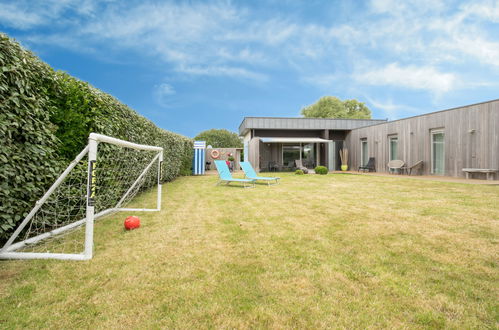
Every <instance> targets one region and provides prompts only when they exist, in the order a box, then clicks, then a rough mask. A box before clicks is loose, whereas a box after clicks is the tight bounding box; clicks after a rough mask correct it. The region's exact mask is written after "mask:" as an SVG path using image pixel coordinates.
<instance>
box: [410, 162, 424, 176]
mask: <svg viewBox="0 0 499 330" xmlns="http://www.w3.org/2000/svg"><path fill="white" fill-rule="evenodd" d="M412 171H414V172H416V171H419V172H421V173H422V172H423V161H422V160H420V161H417V162H416V163H415V164H414V165H412V166H411V167H408V168H407V174H409V175H411V173H412Z"/></svg>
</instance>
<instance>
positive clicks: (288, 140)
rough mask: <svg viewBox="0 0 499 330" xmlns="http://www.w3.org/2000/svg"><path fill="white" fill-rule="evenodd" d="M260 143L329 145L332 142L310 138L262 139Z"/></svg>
mask: <svg viewBox="0 0 499 330" xmlns="http://www.w3.org/2000/svg"><path fill="white" fill-rule="evenodd" d="M260 141H262V142H263V143H328V142H331V141H330V140H326V139H321V138H309V137H302V138H300V137H283V138H276V137H261V138H260Z"/></svg>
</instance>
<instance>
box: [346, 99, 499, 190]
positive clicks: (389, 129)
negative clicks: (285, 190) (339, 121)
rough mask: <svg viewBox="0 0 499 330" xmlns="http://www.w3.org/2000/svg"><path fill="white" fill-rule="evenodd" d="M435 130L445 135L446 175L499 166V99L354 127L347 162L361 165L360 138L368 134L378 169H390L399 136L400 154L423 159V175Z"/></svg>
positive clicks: (349, 136) (407, 159)
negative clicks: (394, 141)
mask: <svg viewBox="0 0 499 330" xmlns="http://www.w3.org/2000/svg"><path fill="white" fill-rule="evenodd" d="M434 129H442V130H443V132H444V134H445V136H444V143H445V153H444V154H445V164H444V166H445V167H444V169H445V170H444V171H445V175H446V176H453V177H465V174H464V173H463V172H462V169H463V168H466V167H471V168H491V169H499V100H495V101H490V102H485V103H480V104H475V105H470V106H466V107H462V108H456V109H451V110H446V111H440V112H435V113H430V114H427V115H422V116H417V117H412V118H407V119H401V120H396V121H392V122H387V123H384V124H378V125H374V126H368V127H363V128H357V129H354V130H352V131H351V132H350V133H348V134H347V137H346V145H347V148H348V149H349V158H350V159H349V166H350V168H351V169H352V170H356V169H357V168H358V167H359V166H360V165H361V164H360V147H361V145H360V140H361V139H364V138H365V139H367V143H368V153H369V157H375V161H376V170H377V171H378V172H387V166H386V164H387V163H388V161H389V136H397V137H398V157H397V158H399V159H401V160H403V161H404V162H405V163H406V164H408V165H409V166H410V165H413V164H414V163H416V162H417V161H419V160H422V161H423V162H424V167H423V174H425V175H429V174H431V131H432V130H434ZM476 177H480V176H479V175H478V174H477V175H476ZM495 179H496V180H498V179H499V174H496V175H495Z"/></svg>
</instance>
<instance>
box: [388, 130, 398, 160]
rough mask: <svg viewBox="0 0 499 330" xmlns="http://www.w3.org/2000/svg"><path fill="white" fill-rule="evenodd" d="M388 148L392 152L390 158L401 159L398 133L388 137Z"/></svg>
mask: <svg viewBox="0 0 499 330" xmlns="http://www.w3.org/2000/svg"><path fill="white" fill-rule="evenodd" d="M388 141H389V142H388V143H389V145H388V148H389V154H390V160H395V159H399V158H398V157H399V156H398V143H399V139H398V137H397V136H396V135H394V136H390V137H388Z"/></svg>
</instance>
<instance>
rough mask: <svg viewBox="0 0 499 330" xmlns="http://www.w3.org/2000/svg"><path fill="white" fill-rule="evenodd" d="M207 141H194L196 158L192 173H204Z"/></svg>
mask: <svg viewBox="0 0 499 330" xmlns="http://www.w3.org/2000/svg"><path fill="white" fill-rule="evenodd" d="M205 150H206V141H194V159H193V162H192V174H194V175H203V174H204V165H205V161H206V159H205V157H206V156H205Z"/></svg>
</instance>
